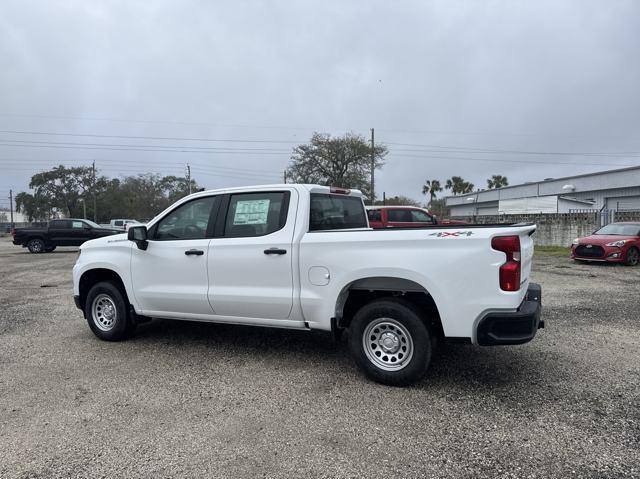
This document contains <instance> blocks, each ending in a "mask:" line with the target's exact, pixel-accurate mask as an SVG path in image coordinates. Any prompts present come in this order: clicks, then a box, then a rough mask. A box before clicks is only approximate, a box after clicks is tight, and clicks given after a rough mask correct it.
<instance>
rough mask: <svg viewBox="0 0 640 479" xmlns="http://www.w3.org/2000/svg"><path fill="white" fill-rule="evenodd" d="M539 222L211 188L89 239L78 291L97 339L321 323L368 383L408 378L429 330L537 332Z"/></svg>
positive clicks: (269, 189)
mask: <svg viewBox="0 0 640 479" xmlns="http://www.w3.org/2000/svg"><path fill="white" fill-rule="evenodd" d="M535 229H536V227H535V225H530V224H528V225H524V224H515V225H436V226H431V227H424V228H408V229H401V228H396V229H382V230H372V229H370V228H369V225H368V220H367V215H366V211H365V207H364V203H363V201H362V195H361V193H360V192H359V191H356V190H346V189H341V188H329V187H326V186H317V185H291V184H285V185H272V186H258V187H249V188H233V189H225V190H215V191H205V192H199V193H196V194H193V195H190V196H188V197H186V198H183V199H182V200H180V201H178V202H177V203H175V204H174V205H173V206H171V207H169V208H168V209H166V210H165V211H163V212H162V213H160V214H159V215H158V216H157V217H156V218H154V219H153V220H151V221H150V222H149V223H148V224H147V225H145V226H132V227H131V228H129V231H128V234H121V235H116V236H109V237H105V238H100V239H95V240H92V241H88V242H86V243H84V244H83V245H82V246H81V248H80V254H79V256H78V259H77V261H76V264H75V266H74V268H73V284H74V299H75V303H76V305H77V306H78V308H80V309H81V310H82V311H83V312H84V315H85V318H86V319H87V321H88V323H89V326H90V328H91V329H92V331H93V332H94V333H95V335H96V336H98V337H99V338H101V339H104V340H109V341H115V340H120V339H123V338H125V337H127V336H128V335H130V334H131V333H132V331H133V330H134V329H135V327H136V325H137V324H138V323H140V322H144V321H147V320H149V319H150V318H169V319H182V320H190V321H210V322H219V323H232V324H245V325H254V326H268V327H278V328H292V329H301V330H311V329H316V330H324V331H329V332H331V333H333V335H334V337H336V338H339V336H340V333H341V332H342V331H344V330H347V331H348V342H349V347H350V350H351V352H352V355H353V357H354V359H355V361H356V362H357V364H358V365H359V367H360V368H361V369H362V370H363V371H364V372H365V373H366V374H367V376H369V377H370V378H372V379H373V380H375V381H378V382H381V383H384V384H390V385H407V384H411V383H413V382H415V381H416V380H417V379H419V378H420V377H421V376H422V375H423V374H424V373H425V371H426V369H427V367H428V365H429V362H430V359H431V353H432V349H433V347H434V345H435V343H436V341H437V340H451V341H460V342H467V343H473V344H476V345H482V346H485V345H486V346H488V345H499V344H520V343H525V342H527V341H530V340H531V339H533V337H534V336H535V334H536V331H537V330H538V328H540V327H543V325H544V322H543V321H542V320H541V319H540V311H541V290H540V286H538V285H536V284H533V283H530V282H529V273H530V271H531V262H532V257H533V241H532V239H531V235H532V234H533V233H534V231H535Z"/></svg>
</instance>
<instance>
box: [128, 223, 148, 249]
mask: <svg viewBox="0 0 640 479" xmlns="http://www.w3.org/2000/svg"><path fill="white" fill-rule="evenodd" d="M127 239H128V240H129V241H133V242H135V243H136V245H138V248H139V249H141V250H145V249H147V246H149V242H148V241H147V227H146V226H131V227H130V228H129V230H128V231H127Z"/></svg>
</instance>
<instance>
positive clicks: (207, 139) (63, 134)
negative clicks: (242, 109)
mask: <svg viewBox="0 0 640 479" xmlns="http://www.w3.org/2000/svg"><path fill="white" fill-rule="evenodd" d="M0 133H6V134H14V135H45V136H76V137H85V138H117V139H129V140H171V141H203V142H216V143H274V144H280V143H282V144H297V143H299V142H297V141H291V140H240V139H235V138H234V139H221V138H184V137H175V136H132V135H102V134H93V133H91V134H90V133H58V132H49V131H21V130H0Z"/></svg>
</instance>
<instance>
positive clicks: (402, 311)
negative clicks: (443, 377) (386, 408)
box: [349, 298, 432, 386]
mask: <svg viewBox="0 0 640 479" xmlns="http://www.w3.org/2000/svg"><path fill="white" fill-rule="evenodd" d="M431 345H432V341H431V333H430V332H429V329H428V328H427V326H426V324H425V322H424V321H423V318H422V317H421V313H420V312H419V311H418V309H417V308H415V306H413V305H412V304H411V303H409V302H408V301H404V300H402V299H397V298H388V299H380V300H376V301H373V302H371V303H369V304H367V305H365V306H363V307H362V308H361V309H360V310H359V311H358V312H357V313H356V315H355V316H354V318H353V320H352V321H351V325H350V327H349V347H350V349H351V354H352V355H353V357H354V359H355V361H356V363H357V364H358V366H359V367H360V369H362V371H363V372H364V373H365V374H366V375H367V376H368V377H369V378H371V379H373V380H374V381H376V382H379V383H382V384H387V385H390V386H408V385H410V384H412V383H414V382H416V381H417V380H419V379H420V378H421V377H422V376H424V373H425V372H426V370H427V368H428V367H429V362H430V361H431V349H432V348H431Z"/></svg>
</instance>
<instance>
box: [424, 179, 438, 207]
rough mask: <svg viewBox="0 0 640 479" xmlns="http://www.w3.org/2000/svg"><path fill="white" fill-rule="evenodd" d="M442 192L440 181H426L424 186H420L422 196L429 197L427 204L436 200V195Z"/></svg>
mask: <svg viewBox="0 0 640 479" xmlns="http://www.w3.org/2000/svg"><path fill="white" fill-rule="evenodd" d="M440 191H442V186H441V185H440V180H426V181H425V182H424V185H423V186H422V194H423V195H427V194H428V195H429V196H430V198H431V199H430V200H429V202H431V201H433V200H435V199H436V194H437V193H438V192H440Z"/></svg>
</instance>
